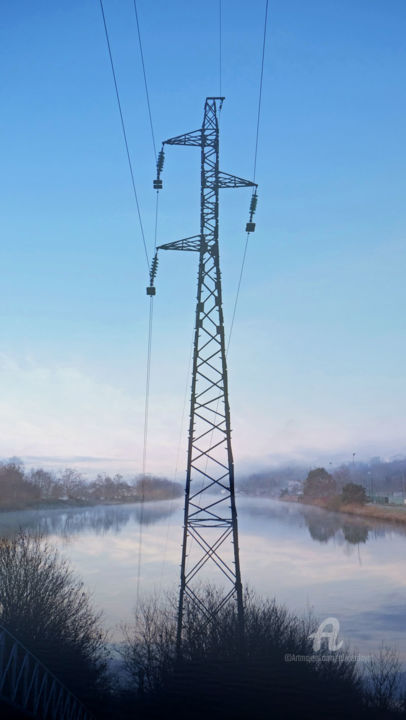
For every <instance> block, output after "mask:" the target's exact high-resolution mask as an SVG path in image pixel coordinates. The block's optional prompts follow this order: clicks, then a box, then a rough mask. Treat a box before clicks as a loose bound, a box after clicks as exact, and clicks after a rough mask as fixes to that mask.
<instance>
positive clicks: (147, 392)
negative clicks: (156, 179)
mask: <svg viewBox="0 0 406 720" xmlns="http://www.w3.org/2000/svg"><path fill="white" fill-rule="evenodd" d="M133 7H134V14H135V21H136V25H137V35H138V47H139V51H140V56H141V65H142V73H143V78H144V88H145V97H146V101H147V108H148V118H149V126H150V130H151V138H152V147H153V150H154V158H155V161H156V160H157V152H156V143H155V132H154V124H153V122H152V112H151V103H150V99H149V89H148V80H147V73H146V70H145V60H144V51H143V47H142V39H141V29H140V23H139V18H138V10H137V2H136V0H133ZM158 211H159V190H158V189H157V191H156V200H155V223H154V250H155V251H156V245H157V237H158ZM153 310H154V298H153V295H151V296H150V299H149V318H148V342H147V369H146V381H145V405H144V441H143V450H142V479H141V483H142V485H141V513H140V524H139V540H138V559H137V585H136V603H137V605H138V604H139V597H140V582H141V565H142V548H143V523H144V502H145V479H146V470H147V447H148V425H149V398H150V382H151V357H152V321H153Z"/></svg>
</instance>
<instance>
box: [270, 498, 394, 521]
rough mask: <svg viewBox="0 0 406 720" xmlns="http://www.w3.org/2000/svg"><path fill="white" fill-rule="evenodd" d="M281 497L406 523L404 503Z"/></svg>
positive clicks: (320, 506) (289, 500) (303, 503)
mask: <svg viewBox="0 0 406 720" xmlns="http://www.w3.org/2000/svg"><path fill="white" fill-rule="evenodd" d="M280 499H281V500H283V501H284V502H299V503H300V504H301V505H313V506H315V507H319V508H321V509H322V510H329V511H330V512H339V513H343V514H345V515H356V516H357V517H363V518H367V519H368V518H370V519H373V520H382V521H384V522H393V523H401V524H405V525H406V506H402V505H400V506H398V505H396V506H395V505H373V504H368V505H356V504H351V505H350V504H348V505H347V504H343V503H339V504H338V503H337V502H334V503H332V502H331V500H330V499H324V498H312V499H310V498H308V499H306V500H303V498H300V499H299V498H296V499H293V498H291V499H289V497H282V498H280ZM334 500H335V498H334Z"/></svg>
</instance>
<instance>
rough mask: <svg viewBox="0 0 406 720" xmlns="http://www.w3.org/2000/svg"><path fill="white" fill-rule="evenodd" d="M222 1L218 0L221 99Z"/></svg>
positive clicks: (220, 85) (220, 86)
mask: <svg viewBox="0 0 406 720" xmlns="http://www.w3.org/2000/svg"><path fill="white" fill-rule="evenodd" d="M221 2H222V0H219V89H220V93H219V95H220V97H221V90H222V63H223V59H222V44H223V43H222V34H223V19H222V7H221Z"/></svg>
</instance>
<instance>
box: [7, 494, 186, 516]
mask: <svg viewBox="0 0 406 720" xmlns="http://www.w3.org/2000/svg"><path fill="white" fill-rule="evenodd" d="M181 496H182V493H179V495H170V496H169V495H168V496H165V497H164V496H161V497H158V496H156V495H155V496H154V495H152V496H151V497H148V496H145V497H143V498H141V497H139V496H137V497H128V498H122V499H120V500H118V499H115V500H114V499H113V500H87V499H81V498H77V499H72V498H69V499H66V500H62V499H59V500H40V501H39V502H33V503H21V504H19V503H16V504H15V505H8V506H7V507H0V514H3V513H7V512H18V511H23V510H63V509H64V508H66V509H67V510H68V509H72V508H86V507H88V508H96V507H102V506H104V505H109V506H111V505H135V504H139V503H144V502H162V501H163V500H167V501H169V500H175V499H176V498H178V497H181Z"/></svg>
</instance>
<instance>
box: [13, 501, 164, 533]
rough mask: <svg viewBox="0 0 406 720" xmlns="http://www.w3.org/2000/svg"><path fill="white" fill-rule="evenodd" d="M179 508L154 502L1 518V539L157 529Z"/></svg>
mask: <svg viewBox="0 0 406 720" xmlns="http://www.w3.org/2000/svg"><path fill="white" fill-rule="evenodd" d="M177 508H178V502H176V503H175V502H173V501H166V502H154V503H144V505H143V506H142V505H141V503H137V504H136V505H130V506H123V505H115V506H111V505H110V506H97V507H91V508H90V507H88V508H80V509H78V508H74V509H69V510H66V509H63V510H47V511H46V510H45V511H31V510H27V511H23V512H21V513H7V515H9V516H10V515H12V517H6V515H3V516H0V536H3V537H4V536H10V535H14V534H15V532H16V531H17V530H18V529H24V530H30V531H33V532H37V533H41V534H42V535H60V536H63V537H69V536H70V535H77V534H79V533H81V532H85V531H89V530H90V531H92V532H93V533H94V534H95V535H104V534H105V533H109V532H111V533H114V534H117V533H119V532H120V531H121V530H122V528H123V527H125V526H126V525H128V523H129V522H134V523H135V524H136V525H139V524H140V523H142V524H143V525H153V524H154V523H158V522H160V521H161V520H163V519H165V518H168V517H169V516H170V515H172V514H173V513H174V512H175V511H176V510H177Z"/></svg>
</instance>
